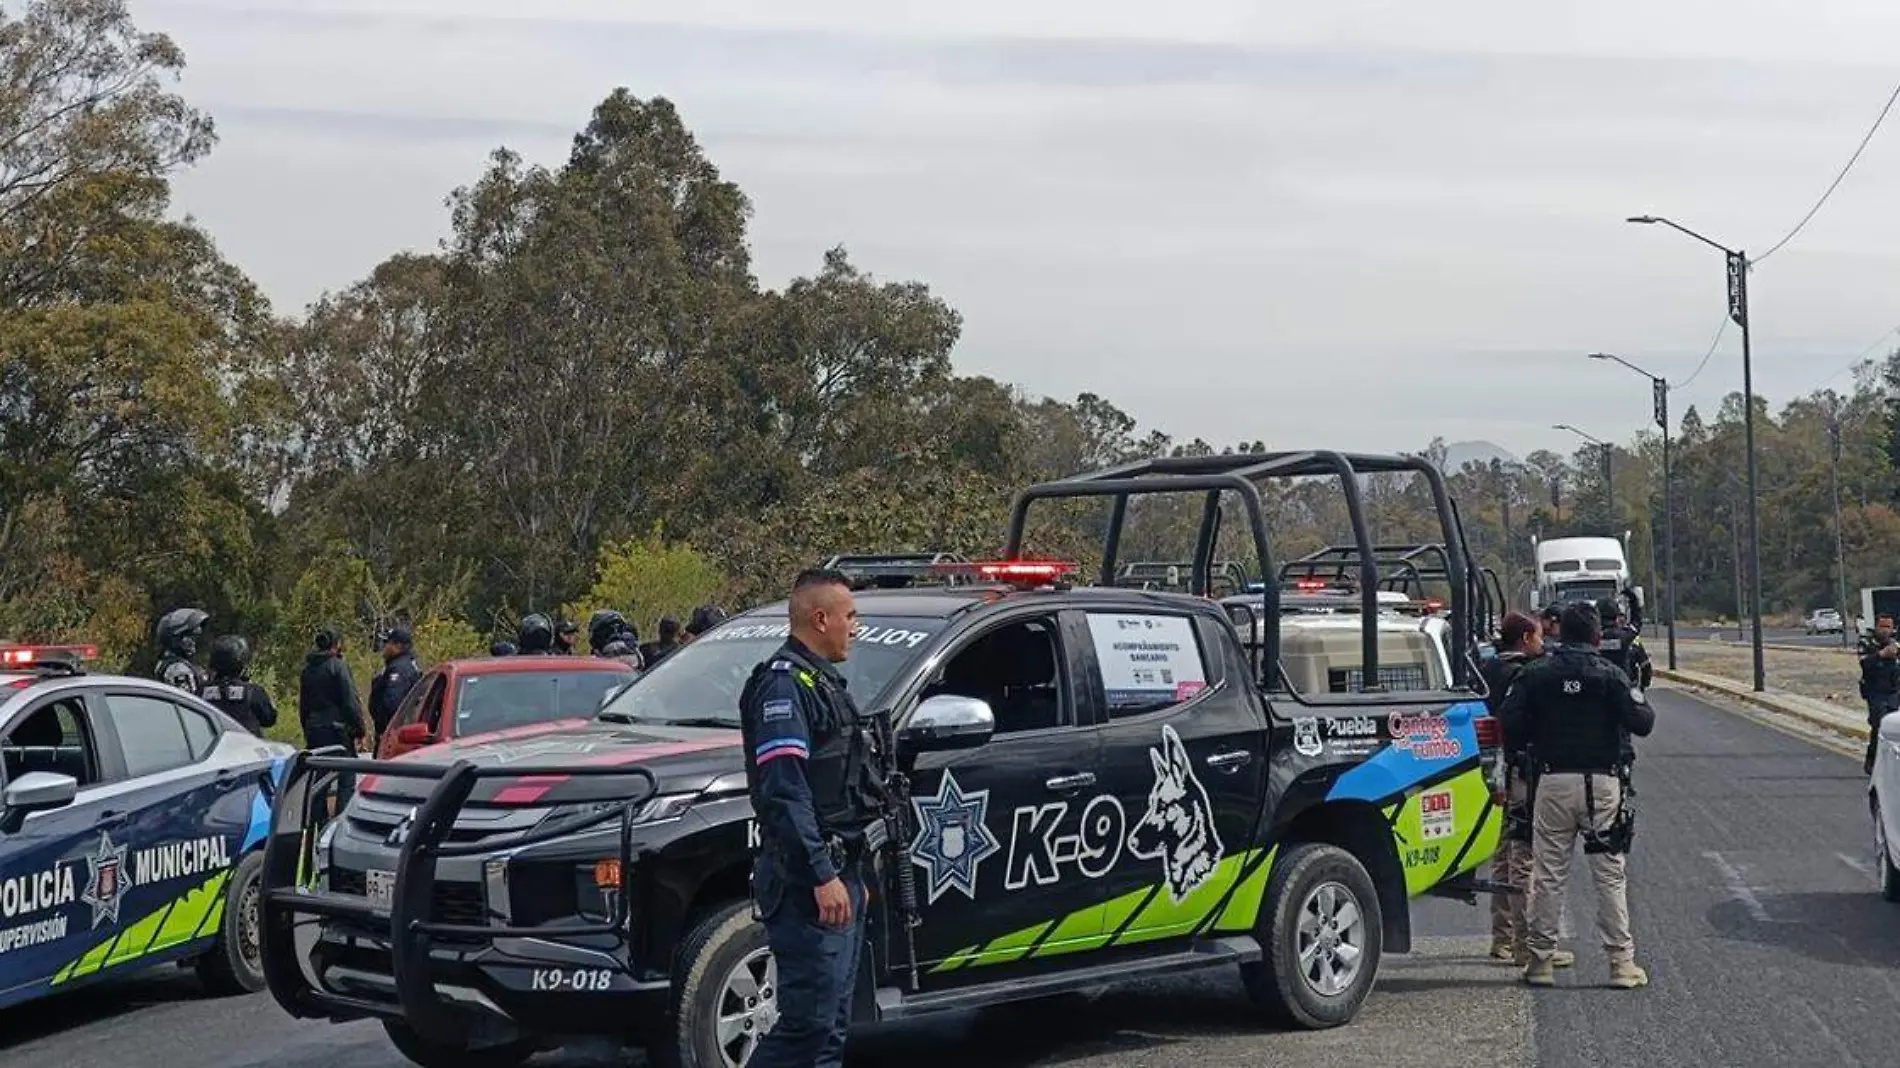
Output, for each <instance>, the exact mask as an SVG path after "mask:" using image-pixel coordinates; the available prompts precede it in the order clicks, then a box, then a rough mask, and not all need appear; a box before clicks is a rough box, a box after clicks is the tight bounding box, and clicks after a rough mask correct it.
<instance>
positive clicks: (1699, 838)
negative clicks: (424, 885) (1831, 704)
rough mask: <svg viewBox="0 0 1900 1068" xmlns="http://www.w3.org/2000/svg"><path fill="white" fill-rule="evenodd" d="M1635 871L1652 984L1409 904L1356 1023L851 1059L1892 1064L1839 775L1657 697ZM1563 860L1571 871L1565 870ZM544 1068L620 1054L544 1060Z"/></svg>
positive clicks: (1855, 778) (359, 1029) (1222, 994)
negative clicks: (1543, 975)
mask: <svg viewBox="0 0 1900 1068" xmlns="http://www.w3.org/2000/svg"><path fill="white" fill-rule="evenodd" d="M1652 699H1653V701H1654V703H1655V705H1656V707H1657V711H1658V717H1659V720H1660V725H1659V726H1658V728H1657V732H1656V734H1655V736H1654V737H1652V738H1651V739H1649V741H1648V744H1647V745H1646V746H1645V747H1644V749H1643V755H1642V758H1641V763H1640V764H1639V767H1638V772H1637V774H1638V787H1639V789H1640V791H1641V804H1642V809H1641V813H1642V815H1641V818H1640V821H1639V827H1640V829H1639V832H1638V836H1637V852H1636V854H1635V856H1634V858H1633V860H1632V880H1633V890H1632V907H1633V911H1634V914H1635V925H1636V936H1637V945H1638V954H1639V956H1640V957H1641V958H1642V960H1643V961H1644V963H1645V964H1646V965H1647V966H1648V968H1649V970H1650V974H1651V977H1652V982H1653V985H1652V986H1651V987H1650V988H1649V989H1647V990H1642V991H1630V992H1625V991H1615V990H1610V989H1607V988H1605V987H1603V985H1602V984H1603V982H1604V980H1605V978H1606V977H1607V969H1606V967H1605V965H1604V962H1603V957H1602V953H1601V951H1600V950H1599V949H1598V948H1597V947H1596V946H1595V944H1594V939H1593V938H1592V937H1590V933H1591V930H1592V928H1591V923H1592V917H1593V906H1592V903H1591V900H1590V892H1589V890H1588V888H1587V884H1585V883H1584V882H1581V881H1580V882H1579V883H1578V884H1577V886H1576V888H1575V890H1574V891H1573V896H1572V907H1571V913H1572V915H1573V916H1574V917H1575V920H1576V922H1575V926H1576V927H1577V928H1578V929H1579V930H1580V931H1581V932H1582V934H1583V935H1584V937H1582V938H1581V939H1579V940H1576V941H1575V942H1574V943H1573V944H1574V946H1575V948H1576V949H1577V950H1578V953H1579V956H1580V958H1581V960H1580V962H1579V966H1578V967H1577V969H1575V971H1574V972H1569V973H1560V975H1561V979H1560V982H1561V984H1562V986H1561V987H1560V988H1559V989H1557V990H1553V991H1538V992H1535V993H1533V992H1531V991H1529V990H1528V989H1526V988H1524V987H1522V986H1520V985H1519V984H1517V983H1516V982H1515V974H1514V972H1513V971H1512V969H1510V968H1507V967H1500V966H1497V965H1492V964H1490V963H1488V962H1487V961H1485V960H1484V958H1483V953H1484V949H1485V946H1486V940H1485V939H1484V938H1483V937H1482V934H1483V932H1484V931H1485V930H1486V926H1485V923H1486V921H1485V917H1484V914H1483V912H1482V911H1481V910H1479V909H1472V908H1469V907H1467V906H1464V905H1461V904H1458V903H1454V902H1442V901H1433V902H1427V903H1423V904H1421V905H1420V906H1419V908H1418V912H1417V923H1418V928H1419V931H1420V933H1421V934H1422V935H1423V936H1425V937H1424V938H1423V940H1422V941H1421V945H1420V948H1421V950H1422V952H1420V953H1417V954H1414V955H1412V956H1409V957H1392V958H1388V959H1387V962H1386V966H1385V968H1384V970H1383V972H1382V973H1381V977H1380V983H1379V987H1378V989H1377V991H1376V992H1375V993H1374V994H1373V996H1372V998H1371V1000H1370V1001H1369V1002H1368V1003H1367V1006H1366V1008H1365V1010H1364V1012H1363V1013H1362V1015H1361V1016H1360V1018H1359V1019H1358V1020H1357V1021H1355V1022H1354V1023H1353V1024H1352V1025H1351V1026H1349V1027H1345V1028H1341V1029H1338V1030H1334V1031H1329V1032H1324V1033H1318V1034H1287V1033H1273V1032H1266V1031H1262V1030H1261V1029H1259V1028H1257V1027H1255V1026H1254V1025H1253V1024H1252V1023H1251V1021H1250V1019H1249V1014H1248V1009H1247V1003H1246V1000H1245V998H1244V997H1243V996H1242V994H1241V992H1240V989H1239V984H1238V981H1237V980H1236V979H1235V978H1234V977H1233V976H1232V975H1231V974H1230V973H1226V972H1220V973H1213V974H1209V975H1205V976H1198V977H1193V978H1188V979H1178V980H1171V981H1166V982H1157V983H1153V984H1147V985H1143V986H1140V987H1135V988H1130V989H1123V990H1113V991H1109V992H1106V993H1103V994H1101V995H1099V996H1098V997H1096V998H1095V999H1093V1000H1090V999H1085V998H1070V999H1064V1000H1061V1001H1056V1002H1051V1003H1048V1004H1044V1005H1035V1006H1026V1007H1017V1008H1013V1009H1010V1010H1005V1011H998V1012H993V1013H986V1014H982V1015H978V1016H965V1017H955V1018H950V1019H947V1020H941V1021H937V1022H933V1023H931V1024H929V1025H928V1026H914V1025H913V1026H906V1027H902V1028H893V1029H890V1030H888V1031H885V1032H883V1033H878V1034H873V1035H870V1036H867V1037H866V1039H865V1040H864V1041H862V1042H860V1043H858V1044H857V1045H856V1046H855V1047H854V1049H853V1052H852V1055H851V1057H850V1058H849V1063H850V1064H851V1065H852V1068H870V1066H876V1065H885V1064H902V1065H905V1066H906V1068H937V1066H942V1068H951V1066H963V1065H968V1064H972V1063H979V1064H983V1065H985V1066H986V1068H1051V1066H1088V1068H1134V1066H1143V1068H1172V1066H1181V1068H1186V1066H1190V1065H1192V1066H1194V1068H1226V1066H1236V1068H1237V1066H1240V1065H1249V1066H1252V1065H1262V1066H1275V1065H1289V1066H1290V1065H1310V1064H1313V1063H1327V1064H1331V1065H1338V1066H1342V1068H1354V1066H1361V1065H1363V1066H1368V1068H1369V1066H1373V1065H1407V1066H1419V1068H1423V1066H1437V1065H1445V1066H1447V1068H1489V1066H1499V1068H1505V1066H1509V1068H1524V1066H1529V1065H1533V1064H1534V1065H1538V1066H1540V1068H1585V1066H1589V1068H1596V1066H1598V1065H1603V1064H1646V1065H1696V1066H1701V1065H1710V1064H1719V1065H1725V1066H1750V1065H1784V1064H1796V1063H1810V1062H1813V1061H1815V1060H1817V1059H1821V1060H1826V1061H1827V1062H1829V1063H1832V1064H1839V1065H1863V1064H1864V1065H1877V1064H1879V1065H1884V1064H1891V1063H1893V1059H1894V1056H1895V1053H1894V1051H1895V1050H1900V1011H1896V1009H1900V970H1896V964H1897V963H1900V907H1895V906H1891V905H1887V904H1885V903H1883V902H1881V901H1880V900H1879V898H1878V896H1877V895H1876V894H1875V893H1874V889H1873V882H1872V877H1871V875H1870V874H1869V870H1870V865H1869V857H1870V851H1871V844H1870V837H1871V835H1870V831H1869V824H1868V818H1867V812H1866V802H1865V800H1864V796H1865V793H1864V792H1865V788H1866V780H1865V779H1864V778H1863V777H1862V776H1861V775H1860V774H1859V770H1858V764H1857V761H1856V760H1854V759H1853V758H1852V757H1850V756H1846V755H1843V754H1841V753H1838V752H1833V751H1829V750H1824V749H1821V748H1818V747H1817V746H1816V745H1815V744H1813V743H1811V742H1809V741H1806V740H1803V739H1801V738H1798V737H1794V736H1791V735H1790V734H1787V733H1783V732H1782V731H1781V730H1778V729H1773V728H1771V727H1768V726H1764V725H1762V724H1760V723H1758V722H1756V721H1753V720H1751V719H1748V718H1744V717H1743V716H1742V715H1741V714H1740V713H1739V712H1738V711H1735V710H1720V709H1717V708H1715V707H1712V706H1711V705H1709V704H1706V703H1704V702H1703V701H1702V700H1700V699H1697V698H1695V697H1691V696H1689V695H1687V694H1685V693H1681V692H1677V691H1668V690H1660V689H1659V690H1657V691H1655V692H1654V694H1653V698H1652ZM1580 867H1581V865H1579V868H1580ZM0 1062H5V1063H17V1064H31V1065H34V1066H35V1068H81V1066H86V1068H91V1066H97V1065H133V1066H136V1068H251V1066H257V1068H263V1066H266V1065H268V1066H271V1068H401V1066H403V1065H405V1064H406V1062H404V1061H403V1060H401V1058H399V1057H398V1056H397V1055H396V1054H395V1053H394V1052H393V1051H392V1050H391V1049H390V1048H389V1046H388V1045H387V1044H386V1043H385V1041H384V1039H383V1037H382V1033H381V1031H380V1030H379V1029H378V1028H376V1027H375V1026H374V1025H362V1024H357V1025H351V1026H345V1027H334V1026H330V1025H327V1024H320V1023H307V1022H298V1021H294V1020H291V1019H289V1018H288V1017H286V1016H284V1015H283V1014H282V1013H281V1012H280V1011H279V1010H278V1009H277V1007H276V1005H275V1003H274V1002H272V1001H270V1000H269V998H268V997H267V996H254V997H247V998H236V999H226V1000H216V1001H213V1000H205V999H202V998H201V997H199V995H198V991H197V987H196V984H195V982H194V981H193V980H192V979H191V978H190V977H189V976H188V975H184V974H179V973H164V972H161V973H156V974H151V975H148V976H144V977H137V978H133V979H129V980H125V981H122V982H120V983H118V984H116V985H113V986H108V987H98V988H94V989H93V990H92V991H90V992H87V993H82V994H79V995H75V996H71V997H66V998H60V999H54V1000H51V1001H48V1002H43V1003H40V1004H37V1005H32V1006H28V1007H25V1008H23V1009H16V1010H12V1011H10V1012H6V1013H0ZM536 1063H537V1064H539V1065H545V1066H547V1068H554V1066H563V1068H579V1066H583V1065H588V1066H597V1065H607V1064H627V1065H636V1064H638V1063H639V1062H638V1060H637V1059H635V1058H631V1057H623V1056H620V1055H618V1054H615V1053H613V1052H611V1051H605V1050H581V1051H563V1052H562V1053H559V1054H555V1055H551V1056H549V1057H545V1058H542V1059H540V1060H538V1061H537V1062H536Z"/></svg>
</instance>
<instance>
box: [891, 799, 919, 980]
mask: <svg viewBox="0 0 1900 1068" xmlns="http://www.w3.org/2000/svg"><path fill="white" fill-rule="evenodd" d="M888 781H889V784H890V789H889V790H888V792H887V794H886V796H887V797H888V799H889V800H888V803H887V804H886V805H885V810H884V822H885V824H886V826H887V827H888V828H889V830H890V833H889V834H888V835H887V836H886V845H887V846H888V847H889V856H890V862H891V882H892V894H891V900H892V901H894V902H896V904H897V908H896V909H895V910H894V911H895V913H896V916H897V923H898V926H899V927H901V928H903V932H904V959H905V964H906V966H907V967H908V969H909V971H910V988H911V990H912V991H913V992H915V991H916V990H917V989H918V986H919V977H918V969H917V927H918V926H919V925H920V924H922V923H923V922H924V921H923V916H922V915H921V914H920V913H919V912H918V909H917V868H916V865H914V864H912V863H911V862H910V843H911V842H912V840H914V839H915V838H916V837H917V832H916V828H915V827H912V826H911V823H910V811H911V808H910V776H908V775H905V774H904V773H903V772H899V771H893V772H892V773H891V775H890V778H889V780H888Z"/></svg>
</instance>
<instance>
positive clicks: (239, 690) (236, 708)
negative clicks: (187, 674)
mask: <svg viewBox="0 0 1900 1068" xmlns="http://www.w3.org/2000/svg"><path fill="white" fill-rule="evenodd" d="M250 695H251V691H250V687H249V686H247V685H246V684H245V682H244V680H243V679H214V680H212V681H210V682H207V683H205V685H204V689H202V690H200V691H198V696H200V697H202V698H204V699H205V700H206V701H208V702H210V703H211V705H212V706H214V707H215V708H217V710H218V711H220V712H223V713H224V714H225V715H227V716H230V717H231V718H232V719H235V720H237V721H238V722H239V723H243V722H245V721H246V720H247V719H248V718H249V705H250Z"/></svg>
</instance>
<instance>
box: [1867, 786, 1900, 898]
mask: <svg viewBox="0 0 1900 1068" xmlns="http://www.w3.org/2000/svg"><path fill="white" fill-rule="evenodd" d="M1873 809H1874V870H1875V871H1876V872H1878V873H1880V896H1881V898H1883V899H1884V900H1887V901H1895V902H1900V868H1896V867H1894V863H1893V850H1892V849H1891V848H1890V847H1889V845H1888V843H1887V824H1886V822H1885V821H1884V820H1882V819H1881V818H1880V802H1879V801H1878V800H1876V801H1875V802H1874V805H1873Z"/></svg>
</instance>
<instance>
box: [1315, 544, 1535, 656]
mask: <svg viewBox="0 0 1900 1068" xmlns="http://www.w3.org/2000/svg"><path fill="white" fill-rule="evenodd" d="M1372 551H1373V556H1374V559H1375V561H1376V562H1377V564H1378V566H1379V572H1380V579H1379V588H1380V589H1382V590H1388V591H1391V592H1394V593H1405V594H1407V595H1409V596H1410V597H1411V598H1412V599H1413V600H1424V599H1425V584H1426V583H1429V582H1442V583H1444V584H1445V585H1446V586H1447V587H1448V588H1449V587H1450V585H1451V583H1452V578H1451V557H1450V554H1449V552H1448V551H1447V550H1446V548H1445V546H1444V545H1443V544H1441V543H1437V542H1426V543H1424V544H1419V545H1396V544H1394V545H1374V546H1373V547H1372ZM1466 559H1467V561H1469V559H1470V557H1469V554H1468V553H1467V556H1466ZM1358 572H1359V549H1358V547H1357V546H1354V545H1328V546H1326V547H1325V548H1324V549H1319V550H1317V551H1315V552H1311V553H1308V554H1307V555H1305V556H1302V557H1300V558H1299V559H1298V560H1289V561H1287V562H1286V563H1284V564H1281V565H1280V581H1281V583H1283V584H1284V583H1288V582H1296V581H1298V580H1300V579H1319V580H1321V581H1333V582H1338V583H1342V584H1350V583H1352V582H1354V580H1355V578H1356V576H1357V575H1358ZM1466 577H1467V581H1468V583H1469V585H1470V597H1471V604H1472V606H1473V608H1474V609H1475V611H1474V613H1473V615H1472V616H1471V619H1470V621H1469V626H1468V628H1467V629H1468V630H1469V631H1470V633H1471V637H1472V640H1473V641H1476V642H1486V641H1490V640H1491V639H1492V637H1493V636H1495V635H1496V634H1497V631H1498V627H1499V626H1500V625H1501V624H1502V622H1503V617H1504V609H1505V604H1504V589H1503V586H1502V585H1501V584H1500V583H1499V582H1498V576H1497V572H1495V571H1493V570H1491V569H1490V568H1488V567H1469V566H1468V567H1467V569H1466Z"/></svg>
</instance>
